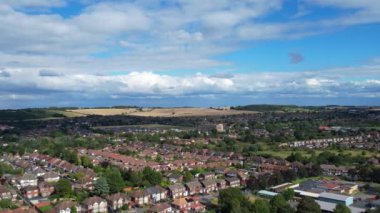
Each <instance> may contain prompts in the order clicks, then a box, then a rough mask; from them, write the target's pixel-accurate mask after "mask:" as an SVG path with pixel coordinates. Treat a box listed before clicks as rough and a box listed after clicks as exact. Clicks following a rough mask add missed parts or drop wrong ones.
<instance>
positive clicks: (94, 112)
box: [67, 108, 137, 115]
mask: <svg viewBox="0 0 380 213" xmlns="http://www.w3.org/2000/svg"><path fill="white" fill-rule="evenodd" d="M67 111H68V112H72V113H77V114H80V115H123V114H129V113H132V112H136V111H137V109H135V108H126V109H96V108H94V109H74V110H67Z"/></svg>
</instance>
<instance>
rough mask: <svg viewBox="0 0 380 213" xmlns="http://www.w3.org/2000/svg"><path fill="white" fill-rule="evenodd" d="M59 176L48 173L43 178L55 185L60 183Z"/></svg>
mask: <svg viewBox="0 0 380 213" xmlns="http://www.w3.org/2000/svg"><path fill="white" fill-rule="evenodd" d="M59 178H60V177H59V175H58V174H57V173H54V172H48V173H46V174H44V175H43V176H42V180H43V181H45V182H48V183H55V182H58V181H59Z"/></svg>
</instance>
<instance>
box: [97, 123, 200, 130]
mask: <svg viewBox="0 0 380 213" xmlns="http://www.w3.org/2000/svg"><path fill="white" fill-rule="evenodd" d="M123 127H126V128H127V127H135V128H146V129H166V130H169V129H180V130H191V129H193V128H191V127H184V126H170V125H162V124H145V125H125V126H97V127H94V129H112V128H123Z"/></svg>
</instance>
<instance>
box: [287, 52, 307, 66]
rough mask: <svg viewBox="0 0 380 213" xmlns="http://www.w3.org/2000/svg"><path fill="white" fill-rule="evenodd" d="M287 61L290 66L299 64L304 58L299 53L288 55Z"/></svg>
mask: <svg viewBox="0 0 380 213" xmlns="http://www.w3.org/2000/svg"><path fill="white" fill-rule="evenodd" d="M289 60H290V63H292V64H299V63H301V62H302V61H303V60H304V57H303V56H302V55H301V54H299V53H289Z"/></svg>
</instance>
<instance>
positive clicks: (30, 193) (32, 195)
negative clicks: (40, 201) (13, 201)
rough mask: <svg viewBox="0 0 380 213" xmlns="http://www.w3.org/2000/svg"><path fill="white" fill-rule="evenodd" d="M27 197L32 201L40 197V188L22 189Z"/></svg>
mask: <svg viewBox="0 0 380 213" xmlns="http://www.w3.org/2000/svg"><path fill="white" fill-rule="evenodd" d="M22 192H23V194H24V196H25V197H27V198H28V199H32V198H35V197H38V187H37V186H27V187H24V188H23V189H22Z"/></svg>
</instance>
